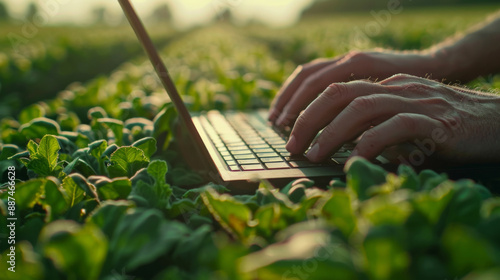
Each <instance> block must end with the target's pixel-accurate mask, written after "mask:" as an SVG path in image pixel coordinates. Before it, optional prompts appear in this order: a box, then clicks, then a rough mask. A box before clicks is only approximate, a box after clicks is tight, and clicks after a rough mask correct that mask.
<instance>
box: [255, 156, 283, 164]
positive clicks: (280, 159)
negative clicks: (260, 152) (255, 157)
mask: <svg viewBox="0 0 500 280" xmlns="http://www.w3.org/2000/svg"><path fill="white" fill-rule="evenodd" d="M260 160H261V161H262V162H264V163H266V162H283V159H282V158H280V157H265V158H261V159H260Z"/></svg>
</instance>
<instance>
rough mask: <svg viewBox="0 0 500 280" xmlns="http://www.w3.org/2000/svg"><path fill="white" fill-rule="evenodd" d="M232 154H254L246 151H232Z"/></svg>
mask: <svg viewBox="0 0 500 280" xmlns="http://www.w3.org/2000/svg"><path fill="white" fill-rule="evenodd" d="M231 154H233V155H248V154H252V151H250V150H248V149H246V150H238V151H231Z"/></svg>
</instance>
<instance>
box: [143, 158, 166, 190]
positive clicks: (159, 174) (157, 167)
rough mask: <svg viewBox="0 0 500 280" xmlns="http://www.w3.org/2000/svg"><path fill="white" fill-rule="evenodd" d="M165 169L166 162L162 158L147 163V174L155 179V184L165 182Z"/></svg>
mask: <svg viewBox="0 0 500 280" xmlns="http://www.w3.org/2000/svg"><path fill="white" fill-rule="evenodd" d="M167 170H168V166H167V162H166V161H164V160H153V161H151V162H150V163H149V165H148V168H147V171H148V174H149V175H151V177H153V178H154V179H155V182H156V183H155V184H156V185H163V184H165V175H166V174H167Z"/></svg>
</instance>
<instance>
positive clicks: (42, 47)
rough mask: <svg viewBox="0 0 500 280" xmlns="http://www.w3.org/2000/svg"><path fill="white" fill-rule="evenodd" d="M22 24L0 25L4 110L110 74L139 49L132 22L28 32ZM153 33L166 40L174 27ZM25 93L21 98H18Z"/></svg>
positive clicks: (4, 113) (0, 89)
mask: <svg viewBox="0 0 500 280" xmlns="http://www.w3.org/2000/svg"><path fill="white" fill-rule="evenodd" d="M22 30H23V29H22V28H21V27H20V26H8V25H0V33H1V34H3V36H4V38H3V40H2V41H1V49H2V50H3V51H2V52H0V92H1V99H0V100H1V101H2V105H1V110H0V111H1V113H0V116H8V115H12V114H14V113H18V112H19V109H20V108H21V107H24V106H26V105H29V104H30V103H33V102H36V101H39V100H43V99H47V98H52V97H54V96H55V94H56V93H57V92H59V91H61V90H63V89H64V88H65V87H66V86H68V85H69V84H70V83H73V82H76V81H82V82H83V81H86V80H89V79H91V78H94V77H96V76H98V75H102V74H107V73H108V72H109V71H111V70H113V69H115V68H116V67H117V66H118V65H120V64H122V63H123V62H124V61H128V60H130V59H132V58H133V57H135V56H137V55H139V54H141V48H140V46H139V45H138V44H137V40H136V39H135V37H134V36H133V34H131V33H130V28H129V27H119V28H97V27H95V28H78V27H45V28H44V29H40V30H39V31H38V32H37V33H34V34H30V36H29V37H28V36H26V35H25V34H24V33H23V32H22ZM156 30H160V29H159V28H154V30H153V31H154V32H153V34H154V36H155V39H156V41H157V42H158V44H160V45H162V44H165V43H166V42H167V40H168V38H169V35H170V31H168V29H165V28H162V33H159V32H156ZM19 96H23V98H22V99H20V98H18V97H19Z"/></svg>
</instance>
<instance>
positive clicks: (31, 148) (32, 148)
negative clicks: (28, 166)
mask: <svg viewBox="0 0 500 280" xmlns="http://www.w3.org/2000/svg"><path fill="white" fill-rule="evenodd" d="M26 149H28V152H29V153H30V155H32V156H34V155H36V154H37V153H38V144H37V143H36V142H35V141H33V140H31V139H30V141H29V142H28V145H26Z"/></svg>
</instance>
